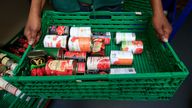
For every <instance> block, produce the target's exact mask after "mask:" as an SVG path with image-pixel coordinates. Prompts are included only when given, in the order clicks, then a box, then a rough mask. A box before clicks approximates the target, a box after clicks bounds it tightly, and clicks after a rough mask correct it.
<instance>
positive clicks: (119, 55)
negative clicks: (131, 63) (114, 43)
mask: <svg viewBox="0 0 192 108" xmlns="http://www.w3.org/2000/svg"><path fill="white" fill-rule="evenodd" d="M110 58H111V64H114V62H116V61H118V60H119V59H133V54H132V53H131V52H128V51H111V55H110Z"/></svg>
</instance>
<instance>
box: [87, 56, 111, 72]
mask: <svg viewBox="0 0 192 108" xmlns="http://www.w3.org/2000/svg"><path fill="white" fill-rule="evenodd" d="M87 70H88V73H98V72H99V71H109V70H110V59H109V57H88V58H87Z"/></svg>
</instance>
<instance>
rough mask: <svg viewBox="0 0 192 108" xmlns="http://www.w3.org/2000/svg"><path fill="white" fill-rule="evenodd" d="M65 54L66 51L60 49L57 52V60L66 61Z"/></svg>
mask: <svg viewBox="0 0 192 108" xmlns="http://www.w3.org/2000/svg"><path fill="white" fill-rule="evenodd" d="M64 53H65V50H64V49H62V48H60V49H59V50H58V52H57V59H58V60H61V59H64Z"/></svg>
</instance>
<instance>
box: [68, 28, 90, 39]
mask: <svg viewBox="0 0 192 108" xmlns="http://www.w3.org/2000/svg"><path fill="white" fill-rule="evenodd" d="M91 35H92V34H91V27H71V29H70V36H71V37H91Z"/></svg>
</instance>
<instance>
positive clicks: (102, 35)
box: [93, 32, 111, 45]
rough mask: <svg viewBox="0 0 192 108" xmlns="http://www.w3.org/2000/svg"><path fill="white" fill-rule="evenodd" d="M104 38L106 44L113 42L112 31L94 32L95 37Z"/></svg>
mask: <svg viewBox="0 0 192 108" xmlns="http://www.w3.org/2000/svg"><path fill="white" fill-rule="evenodd" d="M98 38H101V39H104V43H105V44H106V45H108V44H110V42H111V33H110V32H93V39H98Z"/></svg>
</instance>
